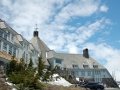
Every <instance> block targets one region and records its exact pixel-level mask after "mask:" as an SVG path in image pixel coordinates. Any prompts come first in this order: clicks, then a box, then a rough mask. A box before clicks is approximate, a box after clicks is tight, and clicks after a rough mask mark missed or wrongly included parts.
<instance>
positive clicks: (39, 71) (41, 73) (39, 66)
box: [38, 55, 45, 77]
mask: <svg viewBox="0 0 120 90" xmlns="http://www.w3.org/2000/svg"><path fill="white" fill-rule="evenodd" d="M44 69H45V65H44V62H43V60H42V55H41V56H40V57H39V58H38V75H39V76H40V77H43V75H44V71H43V70H44Z"/></svg>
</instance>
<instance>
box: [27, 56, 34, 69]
mask: <svg viewBox="0 0 120 90" xmlns="http://www.w3.org/2000/svg"><path fill="white" fill-rule="evenodd" d="M28 67H29V68H31V67H33V61H32V59H31V58H30V62H29V64H28Z"/></svg>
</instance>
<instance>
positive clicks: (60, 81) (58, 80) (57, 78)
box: [48, 74, 72, 86]
mask: <svg viewBox="0 0 120 90" xmlns="http://www.w3.org/2000/svg"><path fill="white" fill-rule="evenodd" d="M48 83H49V84H52V85H62V86H71V85H72V84H71V83H69V82H68V81H66V80H65V79H64V78H62V77H60V76H59V75H58V74H53V80H52V81H50V82H48Z"/></svg>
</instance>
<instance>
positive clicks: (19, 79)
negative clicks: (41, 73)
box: [7, 59, 42, 90]
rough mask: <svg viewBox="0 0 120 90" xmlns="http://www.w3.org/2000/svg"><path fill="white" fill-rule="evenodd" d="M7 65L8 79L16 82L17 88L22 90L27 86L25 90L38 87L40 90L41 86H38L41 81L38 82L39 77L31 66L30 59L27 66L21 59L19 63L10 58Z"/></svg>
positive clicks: (33, 89)
mask: <svg viewBox="0 0 120 90" xmlns="http://www.w3.org/2000/svg"><path fill="white" fill-rule="evenodd" d="M8 66H9V68H8V69H7V72H8V73H7V76H8V79H9V81H11V82H12V83H14V84H17V86H18V89H19V90H24V89H26V88H28V89H27V90H36V89H35V88H39V90H40V89H41V88H42V87H39V86H40V84H41V83H39V82H38V79H39V77H38V75H37V74H35V72H36V69H35V68H33V67H32V66H33V63H32V59H31V60H30V63H29V64H28V67H27V65H26V64H25V62H24V60H23V59H21V60H20V62H19V63H17V62H16V61H15V60H12V61H11V62H10V63H9V64H8ZM30 88H32V89H30Z"/></svg>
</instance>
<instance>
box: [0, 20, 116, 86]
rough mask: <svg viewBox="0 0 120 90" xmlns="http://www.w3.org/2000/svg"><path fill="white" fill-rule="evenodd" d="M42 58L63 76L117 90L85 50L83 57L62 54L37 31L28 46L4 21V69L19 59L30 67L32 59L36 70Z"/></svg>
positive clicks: (0, 54)
mask: <svg viewBox="0 0 120 90" xmlns="http://www.w3.org/2000/svg"><path fill="white" fill-rule="evenodd" d="M40 55H42V59H43V61H44V62H45V65H46V66H47V67H49V66H51V67H52V68H55V67H56V66H57V67H59V68H60V70H61V75H63V74H67V75H68V76H72V77H75V78H79V79H84V80H88V81H94V82H100V83H104V84H106V85H107V86H110V87H116V86H117V84H116V82H115V81H114V79H113V78H112V76H111V75H110V73H109V72H108V70H107V69H106V68H105V67H104V66H102V65H101V64H99V63H98V62H97V61H96V60H95V59H93V58H92V57H90V56H89V50H88V49H87V48H86V49H84V50H83V54H68V53H58V52H55V51H54V50H51V49H49V48H48V46H47V45H46V44H45V43H44V42H43V41H42V40H41V39H40V38H39V32H38V31H34V33H33V37H32V39H31V40H30V42H28V41H27V40H26V39H25V38H24V37H23V36H22V35H21V34H18V33H17V32H16V31H15V30H13V29H12V28H11V27H10V26H9V25H8V24H7V23H6V22H5V21H3V20H1V19H0V65H4V64H5V63H7V62H9V61H10V60H11V57H12V56H15V59H16V60H18V61H19V60H20V59H21V58H23V59H24V60H25V62H26V63H29V60H30V58H31V59H32V60H33V63H34V66H35V67H36V64H37V62H38V56H40Z"/></svg>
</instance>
